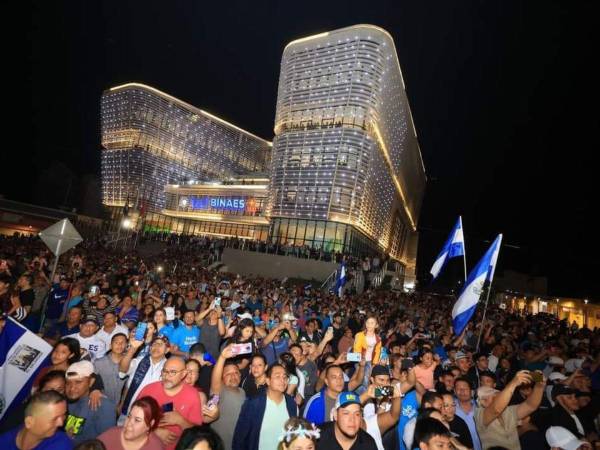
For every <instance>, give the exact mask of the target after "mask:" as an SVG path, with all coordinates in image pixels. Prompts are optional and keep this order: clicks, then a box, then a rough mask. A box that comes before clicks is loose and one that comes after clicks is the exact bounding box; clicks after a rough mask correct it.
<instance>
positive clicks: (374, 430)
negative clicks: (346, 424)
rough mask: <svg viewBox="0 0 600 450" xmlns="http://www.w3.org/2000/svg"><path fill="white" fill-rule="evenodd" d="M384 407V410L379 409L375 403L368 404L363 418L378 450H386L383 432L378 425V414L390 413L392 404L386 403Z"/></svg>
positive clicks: (364, 409)
mask: <svg viewBox="0 0 600 450" xmlns="http://www.w3.org/2000/svg"><path fill="white" fill-rule="evenodd" d="M382 406H383V407H382V408H379V409H377V408H376V407H375V403H374V402H368V403H367V404H366V405H365V407H364V408H363V418H364V419H365V423H366V425H367V433H369V434H370V435H371V437H372V438H373V439H375V443H376V444H377V450H384V448H383V439H382V438H381V430H380V429H379V424H378V423H377V414H378V413H380V412H387V411H389V410H390V409H391V408H392V404H391V403H390V402H385V403H383V404H382Z"/></svg>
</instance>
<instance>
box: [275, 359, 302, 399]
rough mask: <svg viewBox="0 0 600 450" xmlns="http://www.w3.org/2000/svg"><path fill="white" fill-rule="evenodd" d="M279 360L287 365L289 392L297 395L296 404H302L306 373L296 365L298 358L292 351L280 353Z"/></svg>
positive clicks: (284, 365)
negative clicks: (295, 357)
mask: <svg viewBox="0 0 600 450" xmlns="http://www.w3.org/2000/svg"><path fill="white" fill-rule="evenodd" d="M279 362H280V363H281V364H282V365H283V367H285V370H287V373H288V375H289V377H290V378H289V381H288V388H287V394H288V395H291V396H295V400H296V404H298V405H301V404H302V402H303V401H304V386H305V383H306V380H305V378H304V374H303V373H302V371H300V370H298V368H297V367H296V360H295V359H294V355H292V354H291V353H290V352H285V353H282V354H281V355H279Z"/></svg>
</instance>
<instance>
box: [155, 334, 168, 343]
mask: <svg viewBox="0 0 600 450" xmlns="http://www.w3.org/2000/svg"><path fill="white" fill-rule="evenodd" d="M158 340H160V341H163V342H164V343H165V344H166V345H169V338H168V336H167V335H166V334H157V335H156V336H154V337H153V338H152V343H154V342H155V341H158Z"/></svg>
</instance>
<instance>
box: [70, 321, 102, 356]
mask: <svg viewBox="0 0 600 450" xmlns="http://www.w3.org/2000/svg"><path fill="white" fill-rule="evenodd" d="M96 331H98V321H97V320H96V317H95V316H92V315H88V316H86V317H85V319H83V322H81V325H80V326H79V333H75V334H70V335H69V336H66V337H70V338H74V339H77V340H78V341H79V346H80V347H81V349H82V350H85V351H86V352H87V353H88V354H89V357H90V359H91V360H92V362H93V361H95V360H97V359H98V358H102V357H103V356H104V354H105V353H106V349H107V347H106V344H104V341H102V339H100V338H99V337H98V336H97V335H96ZM83 356H84V357H85V356H86V355H85V354H84V355H83Z"/></svg>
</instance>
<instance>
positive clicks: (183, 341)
mask: <svg viewBox="0 0 600 450" xmlns="http://www.w3.org/2000/svg"><path fill="white" fill-rule="evenodd" d="M198 342H200V328H198V327H197V326H196V325H192V328H191V329H188V327H187V326H185V325H179V327H177V329H176V330H175V331H174V332H173V334H172V339H171V343H172V344H175V345H177V347H179V350H181V351H182V352H189V351H190V347H191V346H192V345H194V344H196V343H198Z"/></svg>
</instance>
